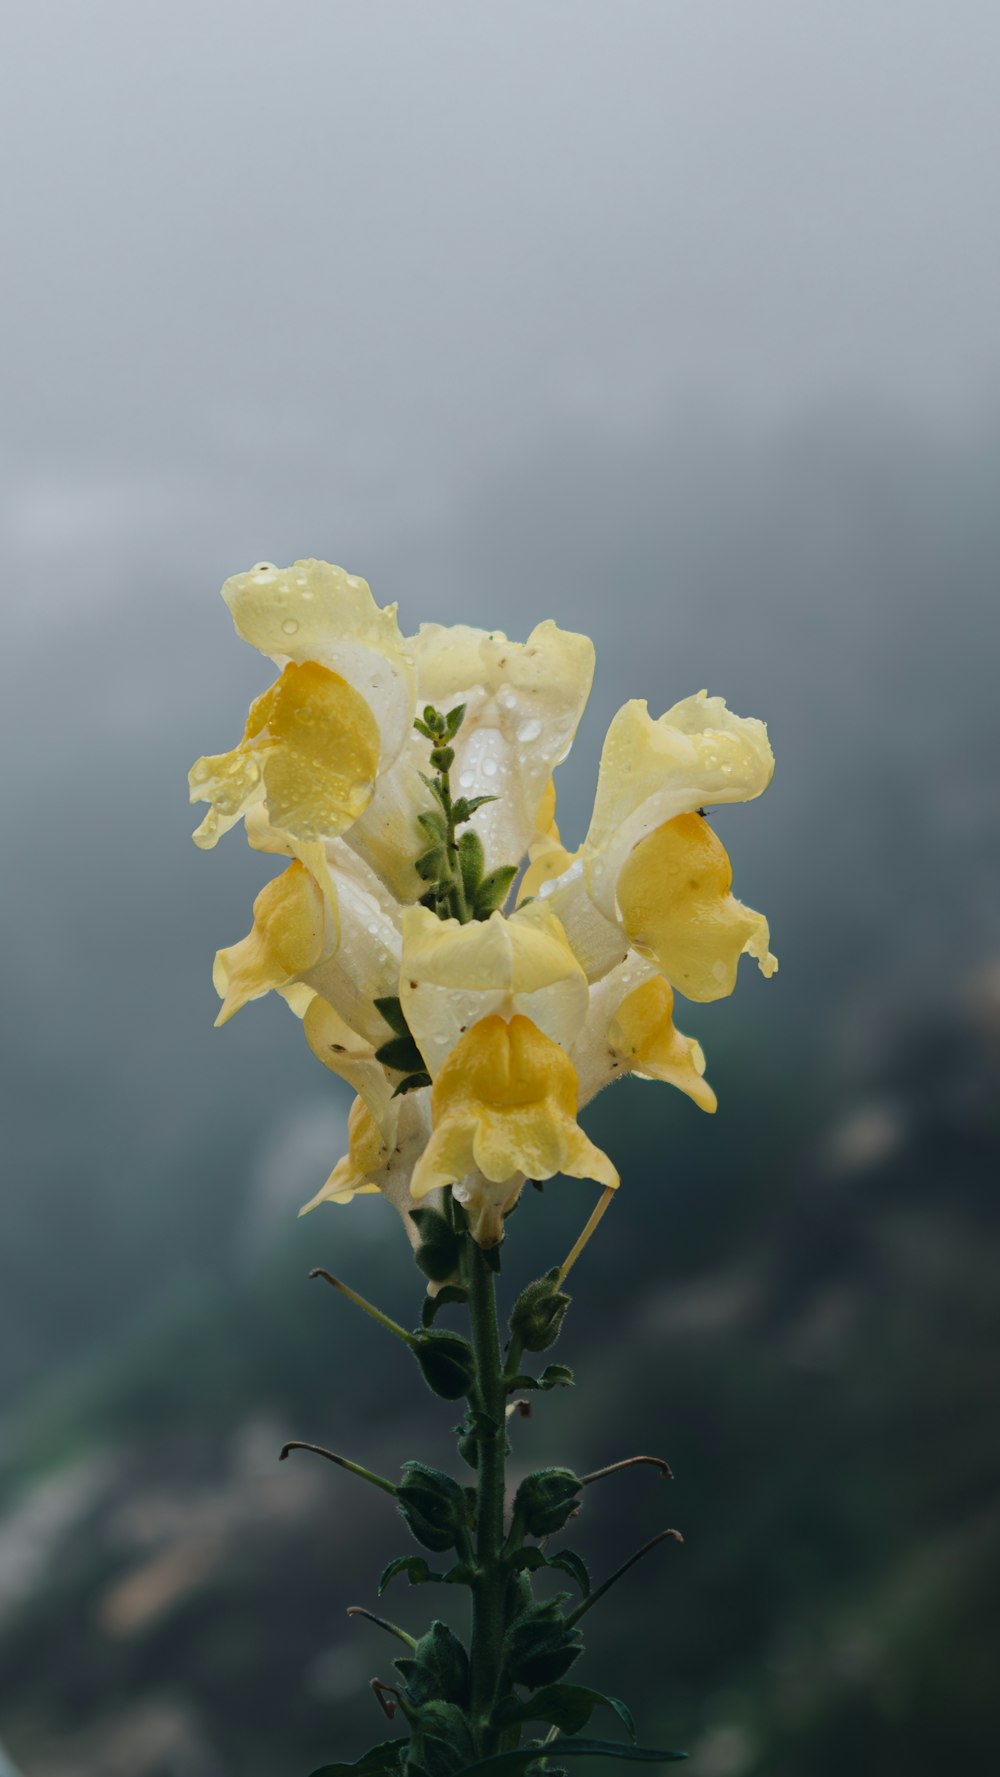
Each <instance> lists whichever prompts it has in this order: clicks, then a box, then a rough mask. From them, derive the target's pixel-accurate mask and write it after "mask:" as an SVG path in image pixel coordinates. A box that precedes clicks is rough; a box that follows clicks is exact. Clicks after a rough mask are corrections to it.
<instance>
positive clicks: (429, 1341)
mask: <svg viewBox="0 0 1000 1777" xmlns="http://www.w3.org/2000/svg"><path fill="white" fill-rule="evenodd" d="M416 1338H417V1344H416V1345H415V1346H414V1348H413V1355H414V1357H415V1358H416V1360H417V1363H418V1364H419V1365H420V1369H421V1372H422V1374H423V1378H424V1381H425V1382H426V1384H427V1386H428V1388H430V1389H433V1391H434V1393H435V1394H438V1395H440V1396H441V1398H442V1400H445V1401H459V1400H462V1399H463V1397H464V1396H465V1395H467V1394H468V1393H469V1391H470V1389H471V1388H472V1385H473V1382H474V1381H475V1376H476V1358H475V1353H474V1352H473V1349H472V1346H471V1345H470V1344H469V1341H468V1339H464V1338H463V1337H462V1335H461V1333H450V1332H447V1331H445V1330H444V1329H441V1330H440V1331H439V1330H438V1329H437V1328H423V1327H422V1328H420V1329H418V1331H417V1334H416Z"/></svg>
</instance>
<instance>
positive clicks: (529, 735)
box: [517, 717, 542, 746]
mask: <svg viewBox="0 0 1000 1777" xmlns="http://www.w3.org/2000/svg"><path fill="white" fill-rule="evenodd" d="M541 732H542V724H541V723H540V722H539V721H538V720H537V718H535V717H532V719H531V721H530V722H522V723H521V726H520V728H519V729H518V731H517V738H518V740H519V741H520V742H521V743H522V745H524V746H527V745H528V742H529V741H532V740H537V739H538V736H539V735H540V734H541Z"/></svg>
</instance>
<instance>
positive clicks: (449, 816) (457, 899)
mask: <svg viewBox="0 0 1000 1777" xmlns="http://www.w3.org/2000/svg"><path fill="white" fill-rule="evenodd" d="M439 775H440V778H441V788H442V790H443V791H444V796H445V820H446V821H447V822H448V858H449V862H450V864H451V881H452V891H451V892H452V895H453V897H454V906H455V917H456V918H457V919H458V920H460V921H461V923H462V925H464V926H467V925H468V923H469V917H470V916H469V904H468V902H467V901H466V898H465V878H464V877H463V875H462V866H461V864H460V863H459V861H458V841H457V840H456V838H455V814H454V809H453V806H452V800H451V771H450V769H449V770H448V771H442V772H441V773H440V774H439Z"/></svg>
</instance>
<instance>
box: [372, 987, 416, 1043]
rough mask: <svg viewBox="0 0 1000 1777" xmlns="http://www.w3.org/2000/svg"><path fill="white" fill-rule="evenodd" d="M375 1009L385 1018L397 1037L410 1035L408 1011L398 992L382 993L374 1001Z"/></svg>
mask: <svg viewBox="0 0 1000 1777" xmlns="http://www.w3.org/2000/svg"><path fill="white" fill-rule="evenodd" d="M373 1003H374V1006H375V1010H376V1012H377V1013H378V1014H379V1017H380V1018H384V1019H385V1022H386V1024H387V1025H388V1026H389V1029H390V1030H391V1031H394V1032H395V1034H396V1036H397V1037H408V1036H409V1034H410V1027H409V1025H408V1024H407V1022H406V1013H405V1012H404V1011H403V1006H402V1002H401V1000H400V998H399V995H398V994H382V995H381V996H380V998H378V999H377V1000H375V1001H374V1002H373Z"/></svg>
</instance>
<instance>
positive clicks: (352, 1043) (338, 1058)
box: [302, 994, 398, 1137]
mask: <svg viewBox="0 0 1000 1777" xmlns="http://www.w3.org/2000/svg"><path fill="white" fill-rule="evenodd" d="M302 1028H303V1030H304V1032H305V1035H306V1041H307V1042H308V1044H309V1047H310V1049H311V1050H312V1052H313V1054H314V1055H315V1056H316V1057H317V1059H318V1060H319V1061H321V1062H322V1063H323V1066H324V1067H328V1068H329V1069H330V1072H331V1073H334V1074H338V1075H339V1077H340V1078H341V1079H342V1080H346V1081H347V1082H348V1085H350V1086H353V1087H354V1090H355V1092H357V1093H358V1094H359V1096H360V1097H361V1098H363V1099H364V1101H365V1104H366V1105H367V1106H368V1109H369V1111H370V1112H371V1114H372V1116H373V1117H374V1119H375V1121H376V1123H377V1124H378V1126H379V1129H380V1130H381V1131H382V1134H383V1135H384V1136H386V1137H388V1136H389V1135H390V1134H393V1133H394V1123H393V1119H394V1115H395V1111H396V1109H398V1104H395V1103H394V1100H393V1096H392V1094H393V1085H392V1084H390V1081H389V1076H388V1075H387V1073H386V1071H385V1068H384V1067H383V1066H382V1063H381V1062H380V1061H376V1060H375V1048H374V1046H373V1045H372V1044H371V1043H369V1042H366V1041H365V1039H364V1037H362V1036H359V1035H358V1033H357V1031H355V1030H352V1028H351V1026H350V1025H349V1024H348V1023H347V1022H346V1021H345V1020H344V1019H343V1018H341V1016H340V1013H339V1012H337V1011H335V1010H334V1008H333V1006H331V1005H330V1004H329V1002H328V1001H327V1000H325V999H323V998H321V996H320V995H319V994H313V995H312V996H311V997H310V1000H309V1004H308V1006H307V1007H306V1009H305V1013H304V1016H303V1019H302ZM386 1034H387V1035H388V1032H387V1033H386Z"/></svg>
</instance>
